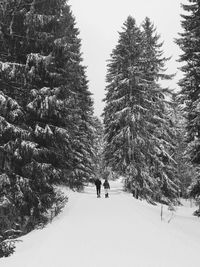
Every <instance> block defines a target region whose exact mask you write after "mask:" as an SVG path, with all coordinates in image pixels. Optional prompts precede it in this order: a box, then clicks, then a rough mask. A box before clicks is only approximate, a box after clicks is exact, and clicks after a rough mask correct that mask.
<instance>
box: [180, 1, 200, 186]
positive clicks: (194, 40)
mask: <svg viewBox="0 0 200 267" xmlns="http://www.w3.org/2000/svg"><path fill="white" fill-rule="evenodd" d="M182 7H183V10H184V11H185V12H187V14H184V15H182V19H183V20H182V23H181V25H182V28H183V32H182V33H180V38H179V39H178V40H177V41H176V42H177V44H178V45H179V46H180V48H181V50H182V51H183V53H182V55H181V56H180V59H179V61H180V62H183V63H184V64H183V66H182V67H181V70H182V72H183V78H182V79H181V80H180V82H179V85H180V87H181V92H180V97H181V100H182V103H183V104H184V112H185V113H186V131H187V156H188V158H189V159H190V161H191V163H192V164H193V167H194V168H197V174H198V169H199V163H200V138H199V137H200V128H199V118H200V117H199V103H200V101H199V93H200V90H199V84H200V75H199V66H200V35H199V33H200V32H199V26H200V22H199V13H200V2H199V1H197V0H188V4H185V5H182ZM197 177H198V175H197ZM198 179H199V178H198ZM198 179H197V180H198ZM197 188H198V182H197ZM194 191H195V190H194Z"/></svg>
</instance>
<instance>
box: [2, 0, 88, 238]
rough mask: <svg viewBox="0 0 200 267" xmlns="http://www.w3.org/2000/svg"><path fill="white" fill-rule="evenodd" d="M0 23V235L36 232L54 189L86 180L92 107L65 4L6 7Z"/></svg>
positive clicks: (52, 1)
mask: <svg viewBox="0 0 200 267" xmlns="http://www.w3.org/2000/svg"><path fill="white" fill-rule="evenodd" d="M0 24H1V30H0V42H1V44H2V45H1V47H0V85H1V93H0V104H1V105H0V134H1V144H0V166H1V172H0V175H1V178H0V181H1V183H0V187H1V188H0V189H1V190H0V191H1V193H0V194H1V195H0V197H1V202H0V208H2V210H4V207H5V203H7V204H6V205H7V206H6V208H7V210H9V212H8V213H9V214H10V215H12V216H11V217H12V220H11V221H10V223H9V224H8V223H7V221H9V220H7V217H6V220H5V222H3V224H4V226H3V227H1V234H3V232H5V231H4V230H6V229H8V228H9V229H10V228H13V229H17V228H19V229H20V230H21V231H22V232H26V231H29V230H31V229H32V228H33V227H35V224H37V223H38V221H40V220H41V218H43V215H44V213H45V212H47V210H48V209H49V208H51V206H52V204H53V203H55V201H56V198H57V194H56V191H55V189H54V187H53V184H55V183H56V184H57V183H61V182H65V183H67V184H70V185H71V186H72V184H73V185H74V184H75V186H76V187H80V186H82V184H83V179H87V178H88V176H89V174H90V173H91V172H92V167H91V166H92V163H91V145H90V144H91V142H92V141H90V140H91V138H92V137H91V127H90V123H91V120H90V118H91V116H92V105H93V103H92V100H91V94H90V92H89V90H88V86H87V79H86V76H85V68H84V67H83V66H82V63H81V61H82V58H81V53H80V39H79V38H78V33H79V32H78V29H77V28H76V27H75V19H74V17H73V16H72V13H71V11H70V7H69V5H68V4H67V3H66V1H64V0H59V1H55V0H50V1H49V0H46V1H36V0H30V1H20V2H19V1H17V0H15V1H11V0H9V1H3V2H2V3H1V5H0ZM88 139H89V142H88ZM77 181H78V182H77ZM58 197H59V198H60V196H58ZM5 198H6V201H5ZM10 215H9V216H10Z"/></svg>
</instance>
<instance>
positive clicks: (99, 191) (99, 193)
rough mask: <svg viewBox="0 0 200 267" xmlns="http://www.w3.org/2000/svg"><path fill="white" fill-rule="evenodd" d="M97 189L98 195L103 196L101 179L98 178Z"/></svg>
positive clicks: (96, 181)
mask: <svg viewBox="0 0 200 267" xmlns="http://www.w3.org/2000/svg"><path fill="white" fill-rule="evenodd" d="M95 185H96V190H97V197H101V180H100V179H99V178H97V179H96V180H95Z"/></svg>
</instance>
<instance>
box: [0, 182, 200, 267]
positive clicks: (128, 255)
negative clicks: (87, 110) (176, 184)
mask: <svg viewBox="0 0 200 267" xmlns="http://www.w3.org/2000/svg"><path fill="white" fill-rule="evenodd" d="M121 187H122V185H121V184H120V183H119V182H112V183H111V189H112V190H111V194H110V195H111V196H110V198H109V199H105V198H103V197H102V198H101V199H97V198H96V194H95V188H94V187H88V188H86V190H85V192H84V193H74V192H68V194H69V203H68V204H67V206H66V208H65V210H64V212H63V213H62V214H61V215H59V216H58V217H57V218H56V219H55V220H54V221H53V223H52V224H49V225H48V226H47V227H46V228H45V229H43V230H37V231H33V232H32V233H30V234H28V235H26V236H25V237H23V238H22V240H23V242H20V243H19V244H18V245H17V250H16V253H15V254H14V255H13V256H11V257H9V258H4V259H0V266H1V267H67V266H68V267H186V266H187V267H189V266H191V267H193V266H198V263H199V251H200V220H199V219H197V218H194V217H193V216H192V211H193V210H194V208H193V209H191V208H190V207H186V206H184V207H181V208H179V209H178V211H177V213H176V216H175V218H173V219H172V221H171V222H170V223H167V220H168V219H169V217H170V214H169V212H168V211H167V209H165V210H164V218H165V221H163V222H161V220H160V207H159V206H151V205H149V204H147V203H146V202H142V201H139V200H135V199H134V198H133V197H132V196H131V195H130V194H126V193H124V192H123V191H122V190H121Z"/></svg>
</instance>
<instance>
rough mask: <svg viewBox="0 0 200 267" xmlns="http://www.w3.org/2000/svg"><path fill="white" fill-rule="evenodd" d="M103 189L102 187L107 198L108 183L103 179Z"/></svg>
mask: <svg viewBox="0 0 200 267" xmlns="http://www.w3.org/2000/svg"><path fill="white" fill-rule="evenodd" d="M103 187H104V190H105V197H106V198H107V197H109V196H108V190H109V189H110V184H109V182H108V180H107V179H105V182H104V183H103Z"/></svg>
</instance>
